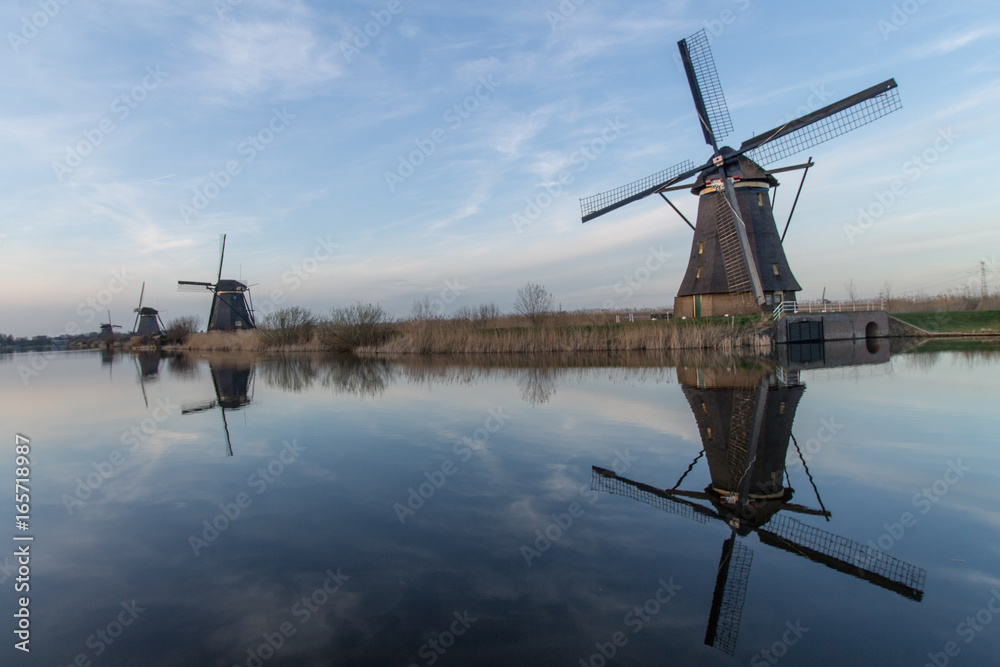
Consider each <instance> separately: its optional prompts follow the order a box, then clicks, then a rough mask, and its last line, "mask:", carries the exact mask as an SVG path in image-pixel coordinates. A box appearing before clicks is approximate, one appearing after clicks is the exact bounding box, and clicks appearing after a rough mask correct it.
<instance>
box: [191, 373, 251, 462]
mask: <svg viewBox="0 0 1000 667" xmlns="http://www.w3.org/2000/svg"><path fill="white" fill-rule="evenodd" d="M208 369H209V371H211V373H212V384H213V385H214V386H215V400H214V401H204V402H202V403H199V404H196V405H190V406H187V407H182V408H181V414H182V415H190V414H194V413H197V412H205V411H206V410H212V409H214V408H216V407H218V408H220V410H221V412H222V428H223V430H224V431H225V433H226V455H227V456H232V455H233V443H232V442H231V441H230V439H229V422H227V421H226V410H227V409H228V410H230V411H232V410H239V409H240V408H243V407H245V406H247V405H250V403H251V402H252V401H253V390H252V388H251V382H252V380H253V377H254V372H253V371H254V367H253V366H251V365H250V364H247V363H240V362H221V363H213V362H211V361H210V362H208Z"/></svg>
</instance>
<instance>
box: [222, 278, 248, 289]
mask: <svg viewBox="0 0 1000 667" xmlns="http://www.w3.org/2000/svg"><path fill="white" fill-rule="evenodd" d="M246 288H247V286H246V284H245V283H241V282H240V281H238V280H220V281H219V282H218V283H217V284H216V285H215V289H216V291H218V292H242V291H245V290H246Z"/></svg>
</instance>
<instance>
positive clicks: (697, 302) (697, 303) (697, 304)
mask: <svg viewBox="0 0 1000 667" xmlns="http://www.w3.org/2000/svg"><path fill="white" fill-rule="evenodd" d="M694 316H695V317H701V295H700V294H695V295H694Z"/></svg>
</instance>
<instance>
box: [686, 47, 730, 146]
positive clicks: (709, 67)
mask: <svg viewBox="0 0 1000 667" xmlns="http://www.w3.org/2000/svg"><path fill="white" fill-rule="evenodd" d="M677 48H678V49H679V50H680V52H681V62H683V63H684V73H685V74H686V75H687V79H688V85H689V86H690V87H691V96H692V97H694V106H695V109H696V111H697V113H698V120H699V122H700V124H701V130H702V132H703V133H704V134H705V143H707V144H708V145H709V146H711V147H712V148H714V149H716V150H717V149H718V142H719V140H720V139H725V138H726V137H728V136H729V133H730V132H732V131H733V121H732V119H731V118H730V117H729V108H728V107H727V106H726V98H725V96H724V95H723V94H722V84H720V83H719V74H718V72H717V71H716V69H715V60H713V58H712V49H711V47H710V46H709V43H708V35H706V34H705V31H704V30H699V31H698V32H696V33H695V34H693V35H691V36H690V37H688V38H687V39H682V40H681V41H679V42H677Z"/></svg>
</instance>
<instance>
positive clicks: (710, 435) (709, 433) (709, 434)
mask: <svg viewBox="0 0 1000 667" xmlns="http://www.w3.org/2000/svg"><path fill="white" fill-rule="evenodd" d="M705 430H706V431H707V432H708V439H709V440H711V439H712V428H711V427H708V428H706V429H705Z"/></svg>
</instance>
